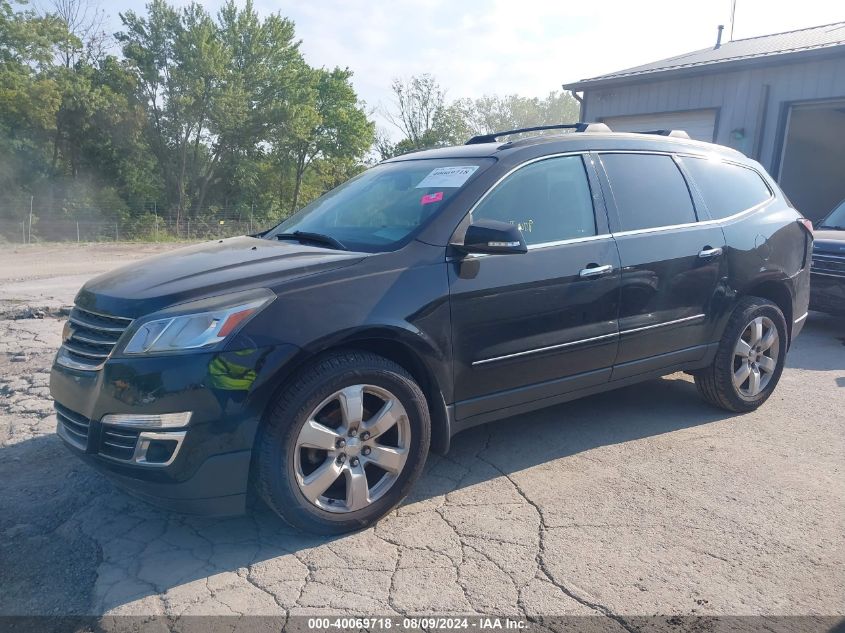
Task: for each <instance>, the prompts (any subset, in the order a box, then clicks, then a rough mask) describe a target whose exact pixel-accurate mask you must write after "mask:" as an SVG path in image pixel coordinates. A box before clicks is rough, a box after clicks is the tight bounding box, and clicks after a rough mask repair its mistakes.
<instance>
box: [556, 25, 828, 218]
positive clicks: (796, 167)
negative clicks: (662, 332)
mask: <svg viewBox="0 0 845 633" xmlns="http://www.w3.org/2000/svg"><path fill="white" fill-rule="evenodd" d="M721 33H722V29H721V27H720V28H719V37H718V38H717V41H716V45H715V46H714V47H712V48H707V49H704V50H699V51H694V52H692V53H686V54H684V55H678V56H677V57H671V58H669V59H664V60H660V61H657V62H653V63H651V64H645V65H643V66H637V67H636V68H629V69H627V70H620V71H618V72H613V73H609V74H607V75H601V76H599V77H593V78H591V79H583V80H581V81H577V82H574V83H569V84H564V88H565V89H567V90H571V91H572V92H573V94H575V96H576V98H579V99H580V100H581V120H582V121H602V122H604V123H607V124H608V125H609V126H610V127H611V129H613V130H615V131H634V130H640V131H643V130H655V129H684V130H686V131H687V132H688V133H689V134H690V136H692V137H693V138H697V139H700V140H705V141H712V142H716V143H720V144H722V145H728V146H730V147H734V148H736V149H738V150H740V151H741V152H743V153H744V154H746V155H748V156H751V157H753V158H755V159H757V160H758V161H760V163H762V164H763V166H764V167H766V169H768V170H769V173H771V174H772V175H773V176H774V177H775V178H776V179H777V180H778V182H779V183H780V185H781V187H782V188H783V189H784V191H785V192H786V194H787V195H788V196H789V197H790V198H791V199H792V200H793V202H794V203H795V205H796V206H797V207H798V208H799V209H800V210H801V211H802V212H803V213H804V214H805V215H806V216H807V217H809V218H811V219H813V220H818V219H820V218H821V217H823V216H824V215H826V214H827V212H828V211H830V210H831V209H832V208H833V207H834V206H835V205H836V204H837V203H838V202H839V201H841V200H842V199H843V198H845V22H838V23H836V24H827V25H824V26H816V27H812V28H807V29H800V30H797V31H789V32H787V33H776V34H774V35H765V36H762V37H752V38H748V39H744V40H733V41H730V42H722V41H721ZM578 93H581V94H580V95H579V94H578Z"/></svg>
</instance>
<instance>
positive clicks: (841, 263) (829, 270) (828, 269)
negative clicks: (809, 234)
mask: <svg viewBox="0 0 845 633" xmlns="http://www.w3.org/2000/svg"><path fill="white" fill-rule="evenodd" d="M810 272H814V273H817V274H821V275H829V276H832V277H845V257H843V256H841V255H827V254H824V253H813V262H812V264H811V265H810Z"/></svg>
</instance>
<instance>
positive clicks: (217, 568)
mask: <svg viewBox="0 0 845 633" xmlns="http://www.w3.org/2000/svg"><path fill="white" fill-rule="evenodd" d="M76 248H77V250H73V249H71V252H70V254H68V252H67V251H65V252H63V251H62V250H61V249H59V248H58V247H57V248H56V249H55V251H56V252H53V251H51V250H50V249H47V248H44V249H42V250H41V251H40V252H39V251H26V252H23V253H21V252H16V251H14V250H12V249H8V248H6V247H4V249H5V250H3V251H2V253H0V270H3V271H5V272H3V273H0V286H2V290H0V315H3V316H0V482H2V492H0V615H48V616H59V615H73V614H80V615H92V616H111V615H142V616H154V615H166V616H169V619H168V621H169V622H171V623H173V622H178V621H179V620H180V618H183V617H185V616H189V615H218V614H224V615H240V614H250V615H261V614H264V615H273V616H279V617H288V616H290V615H309V614H319V615H323V614H342V615H355V614H357V615H376V614H379V615H388V614H434V613H436V614H473V613H479V614H499V615H513V616H520V617H524V618H534V617H536V616H548V615H570V614H571V615H594V616H604V617H606V618H608V620H607V621H608V622H609V623H611V624H612V626H618V627H619V628H620V630H622V629H626V628H627V629H629V630H631V626H629V624H628V620H627V618H631V617H633V616H637V615H640V616H642V615H653V614H667V615H673V614H677V615H704V616H707V615H725V614H731V615H825V616H829V615H842V614H843V613H845V543H844V542H843V534H845V472H843V464H845V460H843V455H845V348H844V347H843V344H845V322H843V320H842V319H835V318H833V317H827V316H824V315H821V314H816V313H811V315H810V318H809V319H808V323H807V325H806V328H805V330H804V332H803V333H802V335H801V336H800V337H799V338H798V339H797V341H796V343H795V345H794V347H793V349H792V350H791V352H790V354H789V358H788V363H787V365H788V368H787V370H786V371H785V372H784V374H783V377H782V379H781V383H780V385H779V387H778V389H777V391H776V392H775V394H774V395H773V397H772V398H771V399H770V400H769V402H768V403H767V404H766V405H764V406H763V407H762V408H761V409H759V410H758V411H756V412H754V413H751V414H748V415H742V416H739V415H731V414H728V413H726V412H723V411H720V410H717V409H713V408H711V407H708V406H707V405H706V404H704V403H703V402H702V401H701V400H699V399H698V397H697V395H696V392H695V388H694V386H693V384H692V382H691V380H690V378H689V377H688V376H685V375H683V374H676V375H672V376H668V377H666V378H663V379H660V380H654V381H650V382H647V383H644V384H641V385H638V386H634V387H629V388H626V389H622V390H619V391H616V392H613V393H612V394H606V395H599V396H594V397H590V398H587V399H584V400H580V401H577V402H572V403H569V404H565V405H561V406H557V407H554V408H551V409H547V410H544V411H540V412H536V413H532V414H529V415H522V416H518V417H515V418H512V419H508V420H503V421H501V422H497V423H494V424H491V425H488V426H484V427H479V428H475V429H472V430H470V431H467V432H464V433H462V434H460V435H458V436H457V437H455V438H454V440H453V447H452V450H451V451H450V452H449V454H448V455H447V456H445V457H441V456H437V455H431V456H430V457H429V461H428V464H427V466H426V470H425V473H424V476H423V477H422V479H421V480H420V481H419V482H418V484H417V485H416V487H415V489H414V491H413V493H412V495H411V496H410V497H409V498H408V499H407V500H406V501H405V502H404V503H403V504H402V505H401V506H400V507H399V508H398V509H397V510H396V511H394V512H393V513H391V514H390V515H389V516H388V517H387V518H385V519H384V520H382V521H381V522H380V523H378V525H376V526H375V527H374V528H371V529H368V530H365V531H363V532H359V533H356V534H352V535H348V536H343V537H334V538H326V537H316V536H312V535H308V534H303V533H300V532H297V531H295V530H293V529H291V528H289V527H287V526H285V524H283V523H282V521H281V520H279V519H277V518H276V517H275V515H273V514H272V513H271V512H270V511H269V510H267V509H266V508H265V507H263V505H260V504H258V503H256V504H255V505H254V507H253V508H252V509H251V511H250V512H249V513H248V514H247V515H245V516H242V517H234V518H226V519H204V518H196V517H190V516H183V515H179V514H174V513H168V512H164V511H160V510H157V509H154V508H153V507H151V506H148V505H146V504H145V503H143V502H141V501H138V500H135V499H134V498H132V497H129V496H127V495H126V494H124V493H123V492H121V491H119V490H118V489H116V488H115V487H113V486H112V485H111V484H110V483H109V482H108V481H107V480H106V479H104V478H103V477H102V476H100V475H98V474H96V473H95V472H93V471H92V470H90V469H89V468H88V467H87V466H86V465H84V464H83V463H82V462H80V461H78V460H77V459H76V458H75V457H74V456H73V455H71V454H70V452H69V451H67V450H66V449H65V448H64V447H63V446H62V443H61V441H60V440H59V439H58V438H57V437H56V436H55V434H54V433H55V424H56V423H55V417H54V415H53V412H52V402H51V400H50V397H49V389H48V379H49V367H50V364H51V362H52V357H53V355H54V353H55V350H56V349H57V348H58V346H59V343H60V332H61V328H62V317H61V306H62V305H66V304H67V303H69V302H70V300H71V299H72V297H73V294H74V293H75V291H76V289H77V288H78V286H79V284H80V283H81V281H80V278H83V279H84V277H85V276H86V275H91V274H93V273H95V272H98V270H97V269H99V270H103V269H105V268H107V267H109V266H111V265H114V263H115V262H114V261H113V260H112V259H110V258H106V259H101V260H99V261H95V258H89V257H87V255H86V250H85V247H76ZM96 248H97V247H96V246H91V247H90V250H92V251H93V250H95V249H96ZM112 248H114V249H118V246H117V245H115V246H112ZM123 248H125V253H123V254H121V253H118V255H117V256H116V258H117V259H120V261H125V258H126V257H133V256H140V255H144V254H149V249H146V250H145V249H144V248H139V247H137V246H132V245H126V246H124V247H123ZM20 250H23V249H20ZM139 251H140V255H139ZM33 253H35V254H34V255H33ZM25 257H35V258H36V259H38V260H39V261H40V262H42V263H43V262H44V261H46V259H47V258H52V259H51V260H50V261H52V265H50V264H45V265H44V270H45V271H47V272H45V273H44V274H39V273H37V271H36V272H35V273H33V272H32V270H26V271H25V272H26V274H23V275H21V274H18V273H15V272H14V270H15V269H14V268H13V266H14V265H18V267H19V269H23V268H26V267H25V266H23V267H21V264H20V260H21V258H25ZM72 257H79V258H80V261H82V260H84V261H85V264H84V265H80V268H74V267H73V266H71V267H70V268H71V269H70V271H69V273H68V274H66V275H65V274H64V271H66V270H67V269H64V268H63V267H62V263H61V262H63V261H67V259H68V258H71V259H72ZM89 260H90V261H89ZM15 261H17V262H18V263H17V264H15ZM10 270H11V271H12V272H11V273H10V272H9V271H10ZM16 274H18V276H17V277H16V276H15V275H16ZM44 275H47V276H46V277H45V276H44ZM4 307H5V308H6V311H5V312H4V311H3V310H2V308H4ZM33 315H36V316H41V317H42V318H13V317H27V316H33Z"/></svg>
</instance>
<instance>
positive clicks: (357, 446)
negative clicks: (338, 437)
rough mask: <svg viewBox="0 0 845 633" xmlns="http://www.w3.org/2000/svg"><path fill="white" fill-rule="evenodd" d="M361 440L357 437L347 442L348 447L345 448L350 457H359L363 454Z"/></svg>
mask: <svg viewBox="0 0 845 633" xmlns="http://www.w3.org/2000/svg"><path fill="white" fill-rule="evenodd" d="M361 446H362V443H361V440H360V439H358V438H357V437H350V438H349V439H348V440H346V447H345V448H344V452H345V453H346V454H347V455H349V456H350V457H357V456H358V454H359V453H360V452H361Z"/></svg>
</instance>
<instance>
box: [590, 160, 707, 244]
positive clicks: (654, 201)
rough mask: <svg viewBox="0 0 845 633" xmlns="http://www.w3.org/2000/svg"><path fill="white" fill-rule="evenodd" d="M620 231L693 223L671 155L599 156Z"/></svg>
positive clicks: (684, 187)
mask: <svg viewBox="0 0 845 633" xmlns="http://www.w3.org/2000/svg"><path fill="white" fill-rule="evenodd" d="M601 162H602V164H603V165H604V168H605V171H606V172H607V177H608V179H609V180H610V189H611V191H612V192H613V200H614V201H615V202H616V209H617V211H618V213H619V223H620V230H622V231H636V230H638V229H651V228H655V227H660V226H672V225H674V224H686V223H688V222H695V221H696V217H695V209H694V208H693V206H692V198H691V197H690V192H689V189H688V188H687V183H686V180H684V177H683V176H682V175H681V171H680V170H679V169H678V166H677V165H676V164H675V161H674V160H673V159H672V157H671V156H664V155H661V154H602V156H601Z"/></svg>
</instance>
